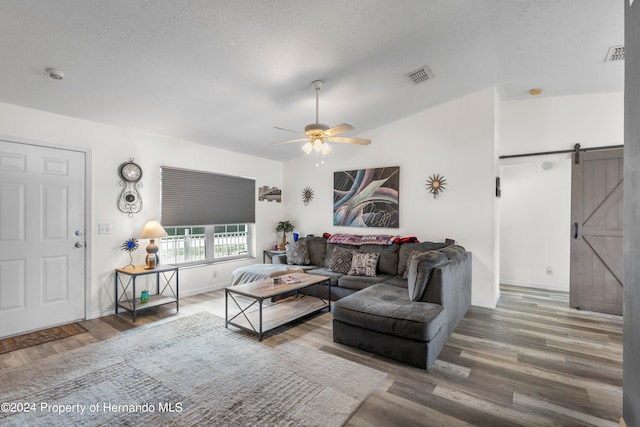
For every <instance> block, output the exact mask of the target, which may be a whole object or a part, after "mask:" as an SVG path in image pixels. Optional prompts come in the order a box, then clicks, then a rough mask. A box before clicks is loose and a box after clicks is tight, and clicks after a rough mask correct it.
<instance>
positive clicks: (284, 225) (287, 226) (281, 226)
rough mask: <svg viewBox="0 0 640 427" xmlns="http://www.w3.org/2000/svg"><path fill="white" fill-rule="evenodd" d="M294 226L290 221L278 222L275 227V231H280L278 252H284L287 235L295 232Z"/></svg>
mask: <svg viewBox="0 0 640 427" xmlns="http://www.w3.org/2000/svg"><path fill="white" fill-rule="evenodd" d="M295 228H296V227H295V226H294V225H293V224H291V222H290V221H280V222H279V223H278V225H276V231H282V242H281V243H280V250H282V251H283V250H284V249H285V247H286V246H287V233H290V232H292V231H293V230H295Z"/></svg>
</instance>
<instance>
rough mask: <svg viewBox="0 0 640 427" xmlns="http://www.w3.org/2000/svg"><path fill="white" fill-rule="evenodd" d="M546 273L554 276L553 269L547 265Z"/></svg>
mask: <svg viewBox="0 0 640 427" xmlns="http://www.w3.org/2000/svg"><path fill="white" fill-rule="evenodd" d="M544 271H545V273H547V274H553V268H552V267H551V266H550V265H547V268H546V269H545V270H544Z"/></svg>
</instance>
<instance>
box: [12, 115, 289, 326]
mask: <svg viewBox="0 0 640 427" xmlns="http://www.w3.org/2000/svg"><path fill="white" fill-rule="evenodd" d="M0 135H2V137H3V139H5V140H9V141H17V142H26V141H31V142H36V143H41V144H43V145H51V146H58V147H69V148H76V149H82V150H88V151H89V157H90V162H91V167H90V191H91V199H92V203H91V211H90V215H89V216H88V217H87V230H86V235H87V240H88V242H89V247H88V253H89V256H90V258H89V276H88V283H87V295H88V309H87V316H88V318H93V317H97V316H100V315H105V314H109V313H112V312H113V299H114V269H115V268H117V267H122V266H124V265H126V264H128V263H129V257H128V255H127V254H126V253H124V252H123V251H121V250H120V245H121V244H122V242H124V241H125V240H126V239H128V238H130V237H137V236H138V234H139V233H140V231H141V230H142V227H143V225H144V223H145V222H146V221H147V220H149V219H153V218H158V217H159V216H160V166H161V165H168V166H176V167H182V168H188V169H195V170H203V171H211V172H217V173H224V174H229V175H240V176H250V177H255V178H256V186H257V187H260V186H262V185H269V186H277V187H279V188H282V174H283V166H282V163H280V162H275V161H270V160H265V159H261V158H257V157H252V156H247V155H242V154H237V153H232V152H229V151H224V150H219V149H215V148H211V147H206V146H203V145H198V144H194V143H190V142H188V141H183V140H177V139H172V138H165V137H161V136H157V135H149V134H143V133H136V132H131V131H127V130H125V129H121V128H117V127H112V126H106V125H103V124H99V123H95V122H90V121H86V120H79V119H75V118H70V117H65V116H60V115H56V114H50V113H45V112H42V111H37V110H32V109H28V108H23V107H18V106H14V105H9V104H3V103H0ZM130 157H133V158H135V160H136V162H138V163H139V164H140V165H141V167H142V168H143V173H144V175H143V179H142V182H143V184H144V186H143V188H142V189H141V190H140V191H141V195H142V200H143V203H144V208H143V210H142V212H140V213H138V214H136V215H134V217H133V218H129V217H128V216H127V215H126V214H124V213H121V212H120V211H119V210H118V209H117V205H116V200H117V197H118V195H119V194H120V190H121V187H120V186H119V185H118V182H119V177H118V173H117V168H118V166H119V165H120V164H121V163H122V162H124V161H125V160H127V159H129V158H130ZM256 199H257V193H256ZM282 212H283V207H282V204H281V203H274V202H256V227H255V228H256V230H257V232H256V237H255V247H256V256H257V261H258V262H262V250H263V249H266V248H269V247H270V246H271V245H272V244H273V242H274V240H275V238H276V235H275V232H274V231H273V228H274V227H275V225H276V223H277V221H279V220H281V218H282ZM98 224H111V226H112V233H111V234H98ZM140 243H141V245H140V246H141V247H140V249H139V250H138V251H136V252H135V253H134V263H135V264H144V255H145V252H144V247H145V246H146V244H147V243H148V242H147V241H146V240H143V241H141V242H140ZM255 262H256V260H254V259H251V260H244V261H234V262H226V263H219V264H214V265H209V266H202V267H195V268H188V269H181V272H180V291H181V294H182V295H183V296H184V295H188V294H193V293H197V292H202V291H206V290H212V289H218V288H222V287H224V286H225V285H227V284H229V283H230V281H231V272H232V271H233V270H234V269H235V268H237V267H239V266H242V265H248V264H253V263H255Z"/></svg>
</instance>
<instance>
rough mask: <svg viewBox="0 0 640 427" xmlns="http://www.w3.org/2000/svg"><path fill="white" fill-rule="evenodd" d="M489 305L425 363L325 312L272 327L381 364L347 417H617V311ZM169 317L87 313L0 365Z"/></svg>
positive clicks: (185, 304) (527, 422)
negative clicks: (336, 324)
mask: <svg viewBox="0 0 640 427" xmlns="http://www.w3.org/2000/svg"><path fill="white" fill-rule="evenodd" d="M501 292H502V297H501V299H500V302H499V304H498V307H497V308H496V309H487V308H481V307H472V308H471V310H470V311H469V313H468V314H467V316H466V317H465V318H464V319H463V320H462V322H461V323H460V325H459V326H458V328H457V329H456V331H455V333H454V334H453V336H452V337H451V339H450V340H449V342H448V344H447V346H446V347H445V348H444V350H443V351H442V353H441V354H440V357H439V358H438V361H437V362H436V364H435V365H434V366H433V367H432V368H431V369H430V370H429V371H425V370H421V369H418V368H413V367H411V366H407V365H404V364H401V363H396V362H394V361H391V360H387V359H384V358H381V357H378V356H375V355H372V354H369V353H365V352H362V351H359V350H355V349H352V348H350V347H346V346H343V345H339V344H335V343H334V342H333V339H332V332H331V315H330V314H329V313H322V314H318V315H314V316H311V317H309V318H307V319H305V320H304V321H298V322H295V323H293V324H291V325H289V326H284V327H281V328H278V329H276V330H275V331H273V333H270V334H268V335H267V338H265V341H267V342H268V340H269V339H278V340H281V339H285V340H290V341H295V342H297V343H298V344H301V345H305V346H309V347H312V348H315V349H317V350H318V351H323V352H326V353H329V354H333V355H336V356H339V357H343V358H345V359H349V360H352V361H355V362H357V363H360V364H362V365H366V366H369V367H371V368H373V369H377V370H380V371H382V372H385V373H387V374H388V376H387V379H386V380H385V381H384V382H383V383H382V384H381V386H380V387H378V389H377V390H376V391H375V392H374V393H373V394H372V395H371V396H370V397H369V398H368V399H367V400H366V401H365V402H364V404H363V405H362V406H361V407H360V408H359V410H358V411H357V412H356V413H355V414H354V415H353V417H352V418H351V419H350V421H349V423H348V425H349V426H510V427H511V426H546V425H562V426H590V425H595V426H618V421H619V419H620V416H621V414H622V318H621V317H620V316H611V315H605V314H598V313H592V312H586V311H576V310H573V309H570V308H569V302H568V301H569V296H568V294H567V293H564V292H554V291H546V290H538V289H531V288H521V287H512V286H502V287H501ZM203 310H206V311H209V312H211V313H214V314H216V315H218V316H220V317H224V292H223V291H215V292H210V293H206V294H200V295H196V296H192V297H188V298H183V299H182V300H181V301H180V313H179V316H187V315H189V314H193V313H196V312H199V311H203ZM173 318H175V310H173V309H171V308H170V306H166V307H165V308H162V307H159V308H157V309H150V310H149V312H148V314H144V313H140V314H139V316H138V320H137V322H136V323H135V324H133V323H132V322H131V317H130V315H129V314H128V313H126V314H118V315H112V316H107V317H103V318H100V319H94V320H88V321H84V322H81V324H82V325H83V326H84V327H85V328H87V329H88V330H89V332H88V333H84V334H80V335H77V336H73V337H69V338H65V339H63V340H59V341H55V342H52V343H47V344H43V345H40V346H36V347H31V348H27V349H23V350H18V351H14V352H11V353H7V354H3V355H0V369H3V368H6V367H9V366H16V365H23V364H28V363H31V362H33V361H35V360H38V359H40V358H42V357H47V356H49V355H51V354H55V353H59V352H64V351H69V350H71V349H74V348H78V347H81V346H84V345H86V344H88V343H90V342H96V341H100V340H105V339H108V338H112V337H114V336H117V335H119V334H122V333H125V332H126V331H127V330H129V329H131V328H136V327H139V326H141V325H144V324H149V323H153V322H160V321H163V320H165V319H167V320H170V319H173Z"/></svg>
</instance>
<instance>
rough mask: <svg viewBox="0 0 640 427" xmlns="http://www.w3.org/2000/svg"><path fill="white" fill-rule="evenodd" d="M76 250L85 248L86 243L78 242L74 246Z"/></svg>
mask: <svg viewBox="0 0 640 427" xmlns="http://www.w3.org/2000/svg"><path fill="white" fill-rule="evenodd" d="M74 246H75V247H76V248H84V243H82V242H76V244H75V245H74Z"/></svg>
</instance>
